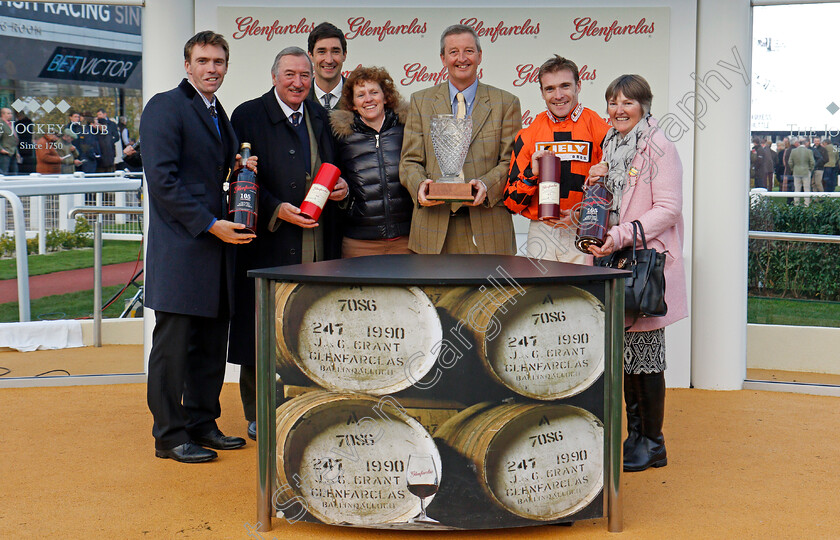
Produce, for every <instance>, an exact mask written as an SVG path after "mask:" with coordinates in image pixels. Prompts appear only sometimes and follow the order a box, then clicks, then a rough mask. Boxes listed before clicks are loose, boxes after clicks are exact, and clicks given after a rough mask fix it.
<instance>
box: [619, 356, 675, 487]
mask: <svg viewBox="0 0 840 540" xmlns="http://www.w3.org/2000/svg"><path fill="white" fill-rule="evenodd" d="M633 377H637V378H638V390H639V414H640V416H641V419H642V429H641V433H640V436H639V439H638V443H637V445H636V447H635V448H634V449H633V450H634V451H633V452H632V453H631V454H626V453H625V455H624V470H625V471H626V472H637V471H644V470H645V469H648V468H650V467H664V466H665V465H667V464H668V457H667V452H666V451H665V437H664V436H663V435H662V424H663V422H664V420H665V373H663V372H659V373H650V374H647V373H643V374H639V375H634V376H633Z"/></svg>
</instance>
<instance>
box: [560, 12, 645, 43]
mask: <svg viewBox="0 0 840 540" xmlns="http://www.w3.org/2000/svg"><path fill="white" fill-rule="evenodd" d="M574 24H575V31H574V33H572V34H571V35H570V36H569V37H570V38H572V39H573V40H575V41H577V40H579V39H581V38H583V37H599V36H600V37H603V38H604V41H609V40H610V39H612V37H613V36H624V35H635V34H652V33H653V32H654V30H653V21H651V22H650V23H648V22H647V21H646V20H645V18H644V17H642V18H641V20H639V22H637V23H636V24H620V23H619V22H618V21H617V20H616V21H613V22H612V24H610V25H609V26H604V25H599V24H598V21H597V20H595V19H593V18H592V17H578V18H577V19H575V21H574Z"/></svg>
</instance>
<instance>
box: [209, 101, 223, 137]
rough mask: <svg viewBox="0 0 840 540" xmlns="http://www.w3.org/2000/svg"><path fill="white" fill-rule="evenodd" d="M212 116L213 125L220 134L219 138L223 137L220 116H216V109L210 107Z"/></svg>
mask: <svg viewBox="0 0 840 540" xmlns="http://www.w3.org/2000/svg"><path fill="white" fill-rule="evenodd" d="M210 116H211V117H212V118H213V123H214V124H216V131H217V132H218V133H219V137H221V136H222V130H221V129H220V128H219V115H218V114H216V107H215V106H213V105H210Z"/></svg>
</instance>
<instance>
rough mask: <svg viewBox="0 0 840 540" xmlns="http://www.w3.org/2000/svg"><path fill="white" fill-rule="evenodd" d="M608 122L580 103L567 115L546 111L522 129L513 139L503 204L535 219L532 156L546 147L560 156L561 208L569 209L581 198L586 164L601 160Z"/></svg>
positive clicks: (536, 198)
mask: <svg viewBox="0 0 840 540" xmlns="http://www.w3.org/2000/svg"><path fill="white" fill-rule="evenodd" d="M609 129H610V126H609V125H607V123H606V122H605V121H604V120H603V119H602V118H601V117H600V116H598V114H597V113H595V112H594V111H592V110H591V109H587V108H586V107H584V106H583V105H581V104H578V106H577V107H575V110H574V111H572V114H570V115H569V116H568V117H566V118H564V119H558V118H556V117H555V116H554V115H552V114H551V113H550V112H548V111H545V112H542V113H540V114H538V115H537V117H536V118H534V121H533V123H531V125H530V126H528V127H527V128H524V129H521V130H520V131H519V133H518V134H517V135H516V140H515V141H514V143H513V154H512V156H511V160H510V172H509V174H508V182H507V186H505V195H504V202H505V206H507V207H508V209H509V210H510V211H511V212H513V213H515V214H522V215H523V216H525V217H526V218H528V219H537V217H538V215H539V213H538V208H539V197H535V196H534V195H536V193H537V184H538V182H539V178H538V177H537V176H534V174H533V173H532V172H531V156H532V155H534V152H536V151H537V150H542V149H543V148H547V149H550V150H552V151H553V152H554V153H555V154H556V155H557V157H559V158H560V161H561V166H560V208H561V209H563V210H569V209H571V208H574V207H575V206H577V205H578V204H580V202H581V200H582V199H583V184H584V182H585V181H586V177H587V176H589V168H590V167H591V166H592V165H594V164H596V163H599V162H600V161H601V158H602V152H601V143H602V142H603V141H604V137H605V136H606V134H607V131H609Z"/></svg>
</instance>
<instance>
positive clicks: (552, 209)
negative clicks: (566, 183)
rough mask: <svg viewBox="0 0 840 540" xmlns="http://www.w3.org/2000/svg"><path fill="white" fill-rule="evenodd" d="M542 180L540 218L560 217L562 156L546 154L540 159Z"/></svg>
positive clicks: (539, 190)
mask: <svg viewBox="0 0 840 540" xmlns="http://www.w3.org/2000/svg"><path fill="white" fill-rule="evenodd" d="M539 162H540V182H539V185H538V186H537V190H538V192H539V193H538V195H539V198H540V199H539V200H540V206H539V218H540V220H541V221H542V220H546V219H552V218H554V219H559V218H560V158H558V157H557V156H555V155H554V154H546V155H544V156H542V157H541V158H540V159H539Z"/></svg>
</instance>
